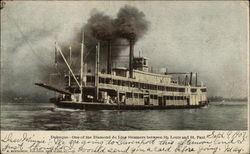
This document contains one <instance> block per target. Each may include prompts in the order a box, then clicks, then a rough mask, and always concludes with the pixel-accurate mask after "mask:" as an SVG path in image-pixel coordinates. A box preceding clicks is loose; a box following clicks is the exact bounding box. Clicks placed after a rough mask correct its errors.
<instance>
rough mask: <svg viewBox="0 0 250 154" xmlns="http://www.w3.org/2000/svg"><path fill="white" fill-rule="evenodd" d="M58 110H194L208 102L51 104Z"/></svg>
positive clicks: (59, 102)
mask: <svg viewBox="0 0 250 154" xmlns="http://www.w3.org/2000/svg"><path fill="white" fill-rule="evenodd" d="M53 103H54V104H55V105H56V106H58V107H60V108H71V109H82V110H83V109H85V110H166V109H195V108H201V107H204V106H207V105H208V102H200V104H199V105H178V106H177V105H169V106H153V105H124V104H120V105H117V104H104V103H94V102H92V103H89V102H88V103H85V102H72V101H58V102H53Z"/></svg>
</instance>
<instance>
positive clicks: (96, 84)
mask: <svg viewBox="0 0 250 154" xmlns="http://www.w3.org/2000/svg"><path fill="white" fill-rule="evenodd" d="M99 54H100V42H98V44H97V46H96V57H95V99H96V101H98V98H99V87H98V86H99Z"/></svg>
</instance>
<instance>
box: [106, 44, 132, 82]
mask: <svg viewBox="0 0 250 154" xmlns="http://www.w3.org/2000/svg"><path fill="white" fill-rule="evenodd" d="M133 60H134V41H133V40H130V41H129V77H130V78H133ZM107 73H108V74H111V73H112V55H111V41H108V54H107Z"/></svg>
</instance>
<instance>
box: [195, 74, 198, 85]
mask: <svg viewBox="0 0 250 154" xmlns="http://www.w3.org/2000/svg"><path fill="white" fill-rule="evenodd" d="M195 86H196V87H197V86H198V73H197V72H196V74H195Z"/></svg>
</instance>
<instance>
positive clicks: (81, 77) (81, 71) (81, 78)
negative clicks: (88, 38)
mask: <svg viewBox="0 0 250 154" xmlns="http://www.w3.org/2000/svg"><path fill="white" fill-rule="evenodd" d="M83 41H84V40H82V43H81V67H80V69H81V70H80V73H81V76H80V99H79V102H81V101H82V80H83Z"/></svg>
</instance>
